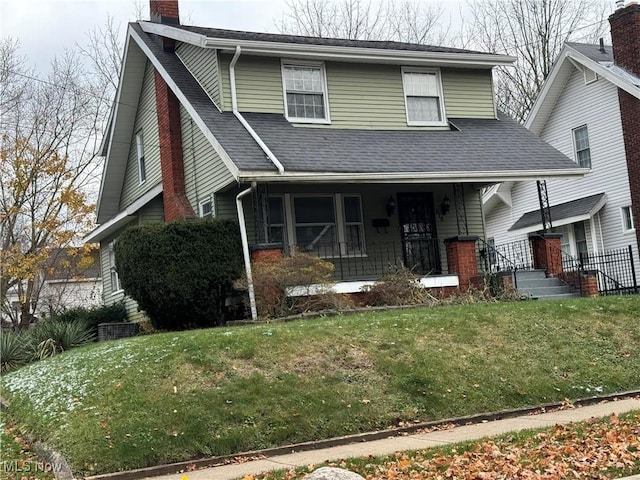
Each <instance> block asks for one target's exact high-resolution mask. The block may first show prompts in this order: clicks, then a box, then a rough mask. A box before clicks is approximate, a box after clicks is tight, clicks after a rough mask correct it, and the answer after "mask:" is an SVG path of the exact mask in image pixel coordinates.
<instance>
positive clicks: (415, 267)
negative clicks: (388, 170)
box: [397, 193, 442, 275]
mask: <svg viewBox="0 0 640 480" xmlns="http://www.w3.org/2000/svg"><path fill="white" fill-rule="evenodd" d="M397 198H398V216H399V219H400V235H401V240H402V254H403V260H404V265H405V267H407V268H408V269H410V270H412V271H413V272H414V273H416V274H420V275H427V274H430V273H441V272H442V270H441V268H440V249H439V247H438V240H437V234H436V220H435V208H434V204H433V194H432V193H398V194H397Z"/></svg>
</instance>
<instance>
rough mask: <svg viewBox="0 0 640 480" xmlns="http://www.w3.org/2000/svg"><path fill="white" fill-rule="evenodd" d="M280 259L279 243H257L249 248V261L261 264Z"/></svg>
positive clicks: (280, 249)
mask: <svg viewBox="0 0 640 480" xmlns="http://www.w3.org/2000/svg"><path fill="white" fill-rule="evenodd" d="M278 258H282V244H281V243H258V244H256V245H252V246H251V260H253V261H254V262H262V261H265V260H276V259H278Z"/></svg>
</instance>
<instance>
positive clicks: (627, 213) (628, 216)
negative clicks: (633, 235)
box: [622, 206, 635, 232]
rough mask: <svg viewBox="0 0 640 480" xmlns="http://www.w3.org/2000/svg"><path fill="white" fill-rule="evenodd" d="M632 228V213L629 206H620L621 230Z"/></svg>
mask: <svg viewBox="0 0 640 480" xmlns="http://www.w3.org/2000/svg"><path fill="white" fill-rule="evenodd" d="M634 229H635V225H634V223H633V213H632V212H631V207H629V206H626V207H622V231H623V232H629V231H631V230H634Z"/></svg>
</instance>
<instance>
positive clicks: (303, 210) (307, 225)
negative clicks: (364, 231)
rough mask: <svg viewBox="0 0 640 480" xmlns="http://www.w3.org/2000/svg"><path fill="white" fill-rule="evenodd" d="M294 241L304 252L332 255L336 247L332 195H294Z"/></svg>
mask: <svg viewBox="0 0 640 480" xmlns="http://www.w3.org/2000/svg"><path fill="white" fill-rule="evenodd" d="M293 211H294V223H295V235H296V243H297V244H298V246H299V247H301V248H302V249H303V251H306V252H317V253H318V254H319V255H321V256H333V254H334V251H335V249H336V247H337V237H336V216H335V207H334V203H333V196H318V197H306V196H305V197H294V198H293Z"/></svg>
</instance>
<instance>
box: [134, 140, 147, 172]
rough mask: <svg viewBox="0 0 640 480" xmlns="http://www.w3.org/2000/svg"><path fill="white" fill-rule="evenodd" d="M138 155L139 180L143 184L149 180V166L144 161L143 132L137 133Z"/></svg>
mask: <svg viewBox="0 0 640 480" xmlns="http://www.w3.org/2000/svg"><path fill="white" fill-rule="evenodd" d="M136 155H137V156H138V180H139V182H140V184H143V183H144V182H145V181H146V180H147V167H146V165H145V161H144V142H143V139H142V132H138V133H136Z"/></svg>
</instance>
